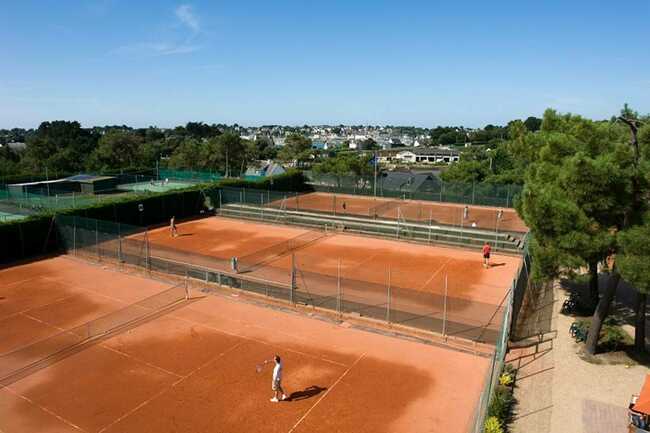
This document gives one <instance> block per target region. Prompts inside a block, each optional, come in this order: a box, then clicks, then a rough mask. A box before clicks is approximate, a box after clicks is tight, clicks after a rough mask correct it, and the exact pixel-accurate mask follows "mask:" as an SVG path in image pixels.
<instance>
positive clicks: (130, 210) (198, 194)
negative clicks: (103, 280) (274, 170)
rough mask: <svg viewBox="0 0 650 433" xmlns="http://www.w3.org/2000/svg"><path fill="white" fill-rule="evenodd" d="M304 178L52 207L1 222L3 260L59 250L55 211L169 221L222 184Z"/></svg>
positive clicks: (193, 211) (288, 184)
mask: <svg viewBox="0 0 650 433" xmlns="http://www.w3.org/2000/svg"><path fill="white" fill-rule="evenodd" d="M304 180H305V178H304V176H303V174H302V172H300V171H298V170H289V171H288V172H287V173H285V174H283V175H279V176H274V177H273V179H272V180H271V179H263V180H260V181H246V180H240V179H225V180H221V181H219V182H212V183H206V184H197V185H192V186H189V187H187V188H183V189H176V190H172V191H167V192H161V193H143V194H139V195H137V196H126V197H124V196H122V197H116V198H115V199H114V200H108V201H102V202H101V203H96V204H93V205H90V206H88V207H84V208H76V209H68V210H63V211H57V212H55V211H51V212H46V213H42V214H39V215H35V216H30V217H28V218H26V219H23V220H18V221H10V222H5V223H0V263H6V262H12V261H15V260H20V259H24V258H28V257H31V256H35V255H38V254H44V253H49V252H53V251H56V250H57V248H58V246H57V241H56V233H50V225H51V221H52V217H53V216H54V215H55V214H63V215H78V216H82V217H86V218H95V219H99V220H106V221H113V222H120V223H123V224H131V225H136V226H151V225H157V224H161V223H166V222H167V221H169V219H170V218H171V217H172V216H175V217H176V218H177V219H183V218H189V217H194V216H199V215H201V213H202V212H205V211H206V210H208V209H212V208H214V207H216V206H217V205H218V199H216V197H217V196H218V191H219V188H220V187H221V186H238V187H247V188H254V189H271V190H276V191H277V190H289V191H291V190H294V191H305V190H307V187H306V185H305V182H304ZM140 205H142V209H143V210H142V211H140Z"/></svg>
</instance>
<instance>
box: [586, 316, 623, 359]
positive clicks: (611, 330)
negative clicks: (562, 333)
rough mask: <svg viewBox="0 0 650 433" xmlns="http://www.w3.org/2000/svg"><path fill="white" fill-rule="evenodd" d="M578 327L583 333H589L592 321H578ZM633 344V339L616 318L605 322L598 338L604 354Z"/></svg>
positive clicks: (610, 318)
mask: <svg viewBox="0 0 650 433" xmlns="http://www.w3.org/2000/svg"><path fill="white" fill-rule="evenodd" d="M576 323H577V326H578V328H579V329H580V330H581V331H585V332H588V331H589V325H590V324H591V320H588V319H585V320H578V321H577V322H576ZM632 343H633V340H632V337H630V336H629V335H628V333H627V332H625V330H624V329H623V328H622V327H621V325H620V323H619V321H618V320H617V319H616V318H614V317H608V318H606V319H605V321H604V322H603V326H602V327H601V328H600V335H599V336H598V347H599V349H600V350H601V351H603V352H613V351H617V350H619V349H622V348H623V347H625V346H629V345H631V344H632Z"/></svg>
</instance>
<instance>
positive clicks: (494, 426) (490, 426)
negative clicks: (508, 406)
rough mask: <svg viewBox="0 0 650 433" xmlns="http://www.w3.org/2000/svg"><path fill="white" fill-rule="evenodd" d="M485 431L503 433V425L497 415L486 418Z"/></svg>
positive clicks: (487, 432)
mask: <svg viewBox="0 0 650 433" xmlns="http://www.w3.org/2000/svg"><path fill="white" fill-rule="evenodd" d="M483 431H484V432H485V433H503V428H502V427H501V421H499V419H498V418H497V417H495V416H491V417H488V419H486V420H485V429H484V430H483Z"/></svg>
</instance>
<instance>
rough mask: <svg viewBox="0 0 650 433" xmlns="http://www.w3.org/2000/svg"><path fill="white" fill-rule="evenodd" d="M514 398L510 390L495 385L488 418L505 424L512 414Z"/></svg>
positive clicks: (506, 387)
mask: <svg viewBox="0 0 650 433" xmlns="http://www.w3.org/2000/svg"><path fill="white" fill-rule="evenodd" d="M514 402H515V398H514V396H513V395H512V388H510V387H509V386H504V385H497V386H496V389H495V390H494V395H493V396H492V400H491V401H490V407H489V408H488V416H490V417H496V418H497V419H499V420H500V421H501V422H502V423H503V424H507V422H508V421H509V420H510V415H511V413H512V406H513V404H514Z"/></svg>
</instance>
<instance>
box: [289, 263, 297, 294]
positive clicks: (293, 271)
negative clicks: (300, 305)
mask: <svg viewBox="0 0 650 433" xmlns="http://www.w3.org/2000/svg"><path fill="white" fill-rule="evenodd" d="M295 286H296V255H295V254H291V283H290V284H289V302H290V303H292V304H293V290H294V288H295Z"/></svg>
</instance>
